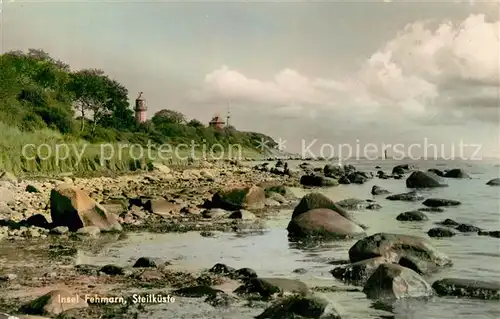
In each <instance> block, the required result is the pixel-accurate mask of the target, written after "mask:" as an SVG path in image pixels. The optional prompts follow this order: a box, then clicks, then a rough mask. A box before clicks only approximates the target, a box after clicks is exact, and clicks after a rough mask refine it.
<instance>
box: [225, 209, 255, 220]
mask: <svg viewBox="0 0 500 319" xmlns="http://www.w3.org/2000/svg"><path fill="white" fill-rule="evenodd" d="M229 218H231V219H241V220H255V219H257V217H256V216H255V215H254V214H253V213H252V212H249V211H248V210H244V209H239V210H237V211H235V212H233V213H231V215H229Z"/></svg>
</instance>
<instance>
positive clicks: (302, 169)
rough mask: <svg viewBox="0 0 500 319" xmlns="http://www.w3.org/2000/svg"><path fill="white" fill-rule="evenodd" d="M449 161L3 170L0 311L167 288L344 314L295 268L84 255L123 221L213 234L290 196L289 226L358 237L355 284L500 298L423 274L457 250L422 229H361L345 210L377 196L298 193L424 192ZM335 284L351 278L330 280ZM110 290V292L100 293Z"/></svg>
mask: <svg viewBox="0 0 500 319" xmlns="http://www.w3.org/2000/svg"><path fill="white" fill-rule="evenodd" d="M271 165H272V164H271ZM376 169H377V168H376ZM451 172H452V173H443V176H440V175H439V173H436V172H435V170H434V171H432V172H422V171H418V170H415V169H414V168H411V167H408V166H407V165H406V166H405V165H400V166H397V167H395V168H394V169H393V171H392V172H391V174H388V173H384V172H382V171H380V170H379V171H378V172H376V173H375V172H359V171H357V170H356V169H355V168H354V167H353V166H345V167H338V166H335V165H326V166H325V167H322V168H315V167H314V166H313V165H311V164H310V163H303V164H302V165H300V166H299V168H298V169H291V168H289V167H288V165H287V163H286V162H285V161H283V160H278V161H277V162H275V163H274V165H273V166H272V167H270V166H269V164H267V165H258V166H255V167H253V168H252V167H251V166H247V165H241V164H240V163H237V162H231V161H226V162H219V163H208V162H205V163H201V165H198V166H192V167H186V168H182V169H171V168H168V167H166V166H163V165H155V167H154V168H152V169H151V170H150V171H147V172H143V173H141V174H135V175H128V176H117V177H94V178H76V177H71V176H65V177H61V178H59V179H39V180H21V179H18V178H16V177H14V176H12V175H10V174H9V173H5V172H4V173H0V243H1V245H0V256H1V257H2V259H0V289H2V291H3V292H4V293H3V294H2V296H3V297H0V319H7V318H11V317H9V316H8V315H7V313H8V314H10V315H12V316H14V315H15V316H16V317H17V318H21V319H22V318H24V319H28V318H31V319H36V318H59V319H62V318H84V319H85V318H88V319H90V318H138V317H140V316H141V315H144V313H147V312H148V311H152V310H151V307H152V305H153V304H161V303H169V302H170V303H172V302H173V301H171V300H170V299H169V298H174V299H175V298H178V299H182V298H188V299H189V300H191V299H193V298H194V299H193V300H199V302H202V303H203V304H208V305H210V306H212V307H216V308H218V307H221V308H224V307H228V306H238V307H245V308H249V309H252V308H255V309H259V310H258V311H256V313H255V316H256V318H292V317H293V316H295V317H293V318H296V317H297V316H299V317H300V316H302V317H306V318H341V317H342V314H341V313H340V312H338V311H337V309H336V307H335V306H334V305H333V304H332V302H331V301H329V300H326V299H325V298H323V297H322V296H321V295H319V294H317V293H316V292H315V291H321V289H323V290H324V289H326V288H324V287H323V288H321V289H320V288H317V289H316V288H314V287H307V286H306V285H305V284H304V283H302V282H300V281H298V280H293V279H283V278H261V277H259V276H258V274H257V273H256V272H255V271H253V270H252V269H249V268H242V269H234V268H231V267H230V265H224V264H217V265H214V267H213V268H211V269H206V270H204V271H201V272H198V273H192V272H188V271H184V270H182V269H178V268H177V267H176V266H175V265H174V264H172V262H171V261H169V260H167V259H165V260H163V259H153V258H150V257H149V256H144V257H143V258H140V259H138V260H137V261H135V262H134V263H132V264H130V265H129V266H127V267H121V266H117V265H106V266H104V267H102V266H95V265H85V264H83V265H82V264H76V260H77V257H78V254H79V252H80V251H89V250H90V251H91V252H93V253H98V252H99V251H101V249H103V248H104V247H106V245H108V244H110V243H113V242H116V241H118V240H120V239H123V238H124V237H126V236H127V233H129V232H158V233H166V232H187V231H198V232H200V235H201V236H212V235H213V233H214V232H216V231H224V232H239V231H248V229H261V228H262V223H261V222H262V220H264V219H265V218H266V216H269V215H271V214H273V213H274V212H278V211H279V210H282V209H285V208H289V209H293V214H292V216H291V220H290V224H289V226H288V231H289V236H290V240H311V239H315V238H323V239H324V238H325V237H327V238H328V239H329V240H332V239H333V240H338V239H342V238H358V237H359V239H360V240H359V241H358V242H357V243H356V245H354V246H353V247H352V248H351V249H350V250H349V257H350V258H349V259H350V260H349V263H348V264H346V265H340V266H339V267H336V268H335V269H333V270H332V275H333V277H335V278H337V279H338V280H340V281H341V282H345V283H349V284H354V286H358V287H360V288H359V289H358V288H356V289H357V290H358V291H363V292H364V293H365V294H366V295H367V296H368V298H371V299H381V300H386V299H388V300H393V299H398V298H411V297H430V296H434V295H436V293H437V294H439V295H450V296H460V297H468V298H479V299H488V300H498V299H499V298H500V297H499V296H500V285H499V284H496V283H485V282H477V281H476V282H474V281H467V280H461V279H453V278H449V279H443V280H441V281H439V282H436V283H434V284H433V285H430V284H428V283H427V282H426V279H425V277H426V275H427V274H430V273H434V272H437V271H439V269H441V268H443V267H450V266H451V265H452V264H453V262H452V260H450V259H449V258H448V257H447V256H445V255H443V254H442V253H440V252H439V251H437V250H436V249H435V248H434V247H433V246H432V245H431V244H429V243H428V242H427V240H426V239H424V238H421V237H415V236H406V235H397V234H384V233H381V234H375V235H372V236H368V237H366V234H365V230H366V229H367V226H366V225H363V224H361V223H359V222H358V221H356V220H355V218H354V217H353V216H352V215H351V212H350V211H351V210H355V209H356V208H357V207H359V206H360V205H364V207H365V208H367V209H373V210H376V209H378V208H379V207H380V205H379V204H378V203H377V202H374V201H370V202H369V201H364V200H354V199H348V200H345V201H341V202H338V203H334V202H332V201H331V200H330V199H328V198H327V197H325V196H323V195H321V194H319V193H314V192H312V193H310V194H308V195H306V196H304V197H303V198H302V199H297V198H295V196H294V195H293V193H292V192H290V190H289V187H298V186H300V187H306V188H315V187H335V186H337V185H339V184H350V183H353V184H362V183H364V182H366V181H367V180H369V179H373V178H380V179H388V178H394V179H402V178H404V177H407V179H406V184H407V187H408V188H414V189H416V191H414V192H409V193H405V194H396V195H394V194H390V192H389V191H387V190H384V189H382V188H380V187H375V186H374V187H373V189H372V195H373V196H380V195H383V196H384V197H386V198H387V200H408V201H424V198H423V197H421V196H420V195H419V194H418V189H419V188H429V187H446V183H445V181H444V180H443V179H442V178H468V175H466V174H464V173H462V172H457V171H453V170H451ZM446 174H448V177H445V176H446ZM488 185H492V184H491V183H490V184H488ZM485 187H489V186H485ZM424 205H425V206H428V209H427V210H430V209H433V210H437V209H439V207H440V206H456V205H460V202H458V201H453V200H446V199H432V198H431V199H426V201H424ZM424 211H426V210H422V211H415V212H407V213H404V214H402V215H401V216H402V217H398V218H401V219H398V220H402V221H403V220H412V221H418V220H422V219H425V214H424V213H423V212H424ZM445 222H446V221H445ZM448 225H451V224H449V222H448ZM462 225H464V224H459V223H457V225H455V224H453V225H452V226H453V227H454V228H455V229H457V230H459V231H460V229H464V231H467V232H477V233H478V234H479V235H489V236H491V237H498V236H496V235H495V234H496V233H497V232H494V231H493V232H491V231H490V232H488V231H484V230H481V229H479V228H477V229H476V228H474V229H473V226H472V225H465V226H467V227H465V226H462ZM368 227H369V225H368ZM434 233H435V232H434ZM434 233H433V234H434ZM439 234H441V233H439ZM439 234H438V235H439ZM438 235H437V236H438ZM429 236H431V234H429ZM431 237H433V236H431ZM492 240H494V239H492ZM401 283H405V284H401ZM327 288H328V289H331V290H342V289H348V288H342V287H339V286H336V285H334V284H332V287H327ZM103 296H105V298H108V299H106V300H104V301H103V300H100V299H99V298H100V297H103ZM264 309H265V310H264ZM40 316H44V317H40ZM14 318H15V317H14Z"/></svg>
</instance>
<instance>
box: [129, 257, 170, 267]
mask: <svg viewBox="0 0 500 319" xmlns="http://www.w3.org/2000/svg"><path fill="white" fill-rule="evenodd" d="M169 264H170V263H168V262H166V261H164V260H163V259H161V258H156V257H155V258H151V257H141V258H139V259H137V261H136V262H135V264H134V266H133V267H134V268H161V267H163V266H166V265H169Z"/></svg>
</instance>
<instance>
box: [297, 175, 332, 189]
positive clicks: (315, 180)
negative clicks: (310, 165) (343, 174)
mask: <svg viewBox="0 0 500 319" xmlns="http://www.w3.org/2000/svg"><path fill="white" fill-rule="evenodd" d="M300 184H302V185H304V186H313V187H333V186H338V185H339V182H338V181H337V180H336V179H334V178H331V177H326V176H320V175H302V177H301V178H300Z"/></svg>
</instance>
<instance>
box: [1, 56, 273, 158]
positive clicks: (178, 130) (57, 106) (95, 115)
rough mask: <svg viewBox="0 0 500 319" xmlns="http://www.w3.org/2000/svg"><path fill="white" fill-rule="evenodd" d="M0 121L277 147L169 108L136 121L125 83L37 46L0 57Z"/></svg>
mask: <svg viewBox="0 0 500 319" xmlns="http://www.w3.org/2000/svg"><path fill="white" fill-rule="evenodd" d="M0 121H1V122H4V123H5V124H8V125H11V126H16V127H18V128H19V129H20V130H21V131H31V132H33V131H37V130H40V129H45V128H50V129H52V130H56V131H58V132H60V133H61V134H63V135H64V136H65V137H67V138H76V139H85V140H87V141H89V142H91V143H100V142H130V143H139V144H147V143H148V141H152V142H153V143H157V144H163V143H172V144H176V143H187V142H190V141H194V142H196V143H206V144H208V145H211V144H216V143H218V144H222V145H227V144H240V145H242V146H243V147H248V148H256V147H257V146H258V145H259V143H260V141H261V139H265V140H267V141H269V142H268V143H267V145H269V146H271V147H273V146H275V145H276V144H275V142H274V141H273V140H272V138H270V137H268V136H266V135H263V134H260V133H254V132H240V131H237V130H236V129H235V128H234V127H226V128H224V129H223V130H217V129H215V128H212V127H207V126H205V125H204V124H203V123H202V122H200V121H199V120H196V119H191V120H189V121H188V120H187V119H186V116H185V115H184V114H182V113H180V112H178V111H175V110H171V109H164V110H161V111H159V112H157V113H156V114H154V116H153V117H152V118H151V120H148V121H146V122H145V123H142V124H137V123H136V122H135V119H134V112H133V109H132V106H131V103H130V101H129V100H128V90H127V88H126V87H125V86H123V85H122V84H120V83H119V82H117V81H116V80H115V79H113V78H111V77H110V76H108V75H107V74H106V73H105V72H104V71H103V70H99V69H83V70H71V68H70V66H69V65H67V64H66V63H64V62H62V61H59V60H56V59H54V58H52V57H51V56H50V55H49V54H48V53H46V52H45V51H43V50H39V49H30V50H28V52H22V51H11V52H7V53H4V54H2V55H0Z"/></svg>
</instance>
